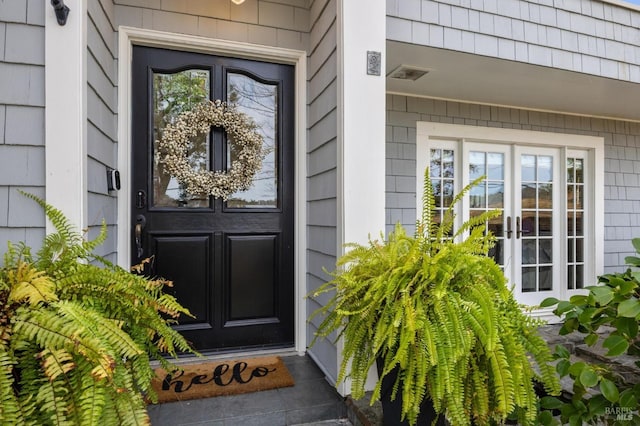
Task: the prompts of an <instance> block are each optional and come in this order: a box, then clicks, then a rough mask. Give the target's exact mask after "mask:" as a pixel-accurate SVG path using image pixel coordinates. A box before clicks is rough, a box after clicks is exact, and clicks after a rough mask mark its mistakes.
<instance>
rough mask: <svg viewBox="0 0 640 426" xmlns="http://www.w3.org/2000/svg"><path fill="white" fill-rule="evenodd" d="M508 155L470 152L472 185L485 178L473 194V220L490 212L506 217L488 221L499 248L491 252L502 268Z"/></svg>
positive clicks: (471, 214)
mask: <svg viewBox="0 0 640 426" xmlns="http://www.w3.org/2000/svg"><path fill="white" fill-rule="evenodd" d="M504 162H505V156H504V153H502V152H484V151H470V152H469V182H471V181H473V180H475V179H477V178H479V177H481V176H484V179H483V180H482V181H481V182H480V183H479V184H478V185H476V186H474V187H472V188H471V190H470V191H469V217H474V216H478V215H480V214H482V213H484V212H486V211H490V210H500V211H501V212H502V214H501V215H500V216H498V217H496V218H494V219H491V220H490V221H488V222H487V224H486V227H487V230H488V231H489V232H491V233H493V235H494V236H495V237H496V243H495V246H494V247H493V248H492V249H491V251H490V252H489V256H491V257H493V259H494V260H495V261H496V263H497V264H499V265H504V259H505V254H504V247H505V242H504V199H505V194H504V188H505V181H504V178H505V172H504V169H505V163H504Z"/></svg>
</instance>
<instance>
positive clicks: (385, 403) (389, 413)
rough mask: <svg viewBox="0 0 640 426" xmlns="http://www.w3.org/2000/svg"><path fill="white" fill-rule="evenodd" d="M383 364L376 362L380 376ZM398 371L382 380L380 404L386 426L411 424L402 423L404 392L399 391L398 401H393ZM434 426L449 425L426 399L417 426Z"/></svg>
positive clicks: (394, 370)
mask: <svg viewBox="0 0 640 426" xmlns="http://www.w3.org/2000/svg"><path fill="white" fill-rule="evenodd" d="M383 362H384V361H383V360H382V359H381V358H378V359H377V360H376V366H377V368H378V375H380V374H381V373H382V367H383ZM398 370H399V367H396V368H394V369H393V370H391V371H390V372H389V374H387V375H386V376H384V378H383V379H382V386H381V388H380V402H381V403H382V417H383V421H384V426H409V422H408V421H407V420H406V419H405V420H404V421H400V419H401V418H402V392H400V390H398V392H397V394H396V399H395V400H393V401H392V400H391V394H392V392H393V385H394V383H395V382H396V378H397V377H398ZM400 387H402V384H400ZM436 419H437V421H436V422H435V423H434V420H436ZM432 424H433V425H436V426H445V425H446V424H447V423H446V422H445V419H444V416H438V415H437V414H436V410H435V409H434V408H433V404H432V403H431V399H429V398H428V397H426V398H425V399H424V400H423V401H422V404H420V414H419V415H418V421H417V422H416V425H417V426H431V425H432Z"/></svg>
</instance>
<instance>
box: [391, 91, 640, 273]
mask: <svg viewBox="0 0 640 426" xmlns="http://www.w3.org/2000/svg"><path fill="white" fill-rule="evenodd" d="M417 121H428V122H440V123H452V124H467V125H473V126H484V127H503V128H513V129H522V130H536V131H545V132H557V133H569V134H582V135H593V136H600V137H603V138H604V140H605V182H604V184H605V218H604V221H605V242H604V253H603V255H604V265H605V272H612V271H619V270H621V268H623V265H624V258H625V256H628V255H630V254H632V252H633V247H632V246H631V242H630V240H631V238H633V237H640V181H639V179H638V173H639V172H640V123H634V122H625V121H619V120H606V119H599V118H589V117H579V116H572V115H563V114H556V113H545V112H538V111H526V110H520V109H512V108H503V107H493V106H487V105H474V104H465V103H459V102H451V101H443V100H435V99H423V98H413V97H406V96H397V95H388V96H387V130H386V141H387V143H386V147H387V148H386V155H387V170H386V176H387V187H386V195H387V198H386V203H387V204H386V211H387V231H389V230H391V228H392V227H393V226H394V225H395V223H397V222H400V223H401V224H403V225H404V226H405V227H406V228H408V229H410V230H413V229H415V228H414V222H415V219H416V211H415V205H416V204H415V203H416V198H415V197H416V190H415V183H413V184H412V183H411V181H413V182H415V173H416V163H415V153H416V122H417Z"/></svg>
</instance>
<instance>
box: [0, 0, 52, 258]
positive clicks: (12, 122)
mask: <svg viewBox="0 0 640 426" xmlns="http://www.w3.org/2000/svg"><path fill="white" fill-rule="evenodd" d="M43 11H44V7H43V5H42V3H41V2H38V1H33V0H29V1H17V0H0V263H1V262H2V255H3V254H4V252H5V251H6V249H7V244H6V242H7V241H12V242H18V241H26V242H27V244H31V245H32V246H33V247H34V248H38V247H39V246H40V244H41V241H42V237H43V236H44V225H45V220H44V213H43V212H42V210H41V209H40V207H39V206H38V205H37V204H36V203H34V202H33V201H31V200H29V199H27V198H25V197H23V196H22V195H20V194H19V193H18V192H17V190H23V191H25V192H30V193H33V194H35V195H38V196H40V197H44V184H45V170H44V168H45V161H44V158H45V153H44V15H43ZM26 46H28V48H26Z"/></svg>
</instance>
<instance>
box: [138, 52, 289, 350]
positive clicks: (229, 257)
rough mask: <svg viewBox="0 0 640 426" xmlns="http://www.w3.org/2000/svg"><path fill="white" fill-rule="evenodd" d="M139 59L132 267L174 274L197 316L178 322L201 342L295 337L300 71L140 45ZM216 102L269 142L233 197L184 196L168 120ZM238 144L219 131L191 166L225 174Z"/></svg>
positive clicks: (266, 342) (193, 155)
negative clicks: (170, 149)
mask: <svg viewBox="0 0 640 426" xmlns="http://www.w3.org/2000/svg"><path fill="white" fill-rule="evenodd" d="M132 67H133V69H132V82H131V84H132V123H133V124H132V129H133V130H132V131H133V135H132V141H133V149H132V150H133V152H132V169H133V170H132V173H133V176H132V194H131V197H132V206H133V207H132V211H131V253H132V259H131V261H132V264H136V263H139V262H140V261H141V260H142V259H145V258H150V259H151V263H150V265H151V266H150V268H148V273H151V274H154V275H157V276H162V277H165V278H167V279H170V280H172V281H173V282H174V287H173V289H172V291H173V292H174V294H175V296H176V297H177V298H178V300H179V301H180V302H181V303H182V304H183V305H185V306H186V307H188V308H189V309H190V310H191V312H192V313H193V314H194V315H195V319H192V318H188V317H184V318H180V321H179V325H178V326H177V327H176V328H177V329H178V330H179V331H180V332H181V333H182V334H183V335H184V336H185V337H186V338H187V339H188V340H190V341H191V342H192V343H193V344H194V346H195V347H196V348H197V349H199V350H201V351H220V350H230V349H235V350H237V349H241V348H261V347H265V348H266V347H283V346H291V345H293V335H294V323H293V317H294V296H293V294H294V292H293V276H294V247H293V241H294V238H293V237H294V236H293V229H294V197H293V196H294V146H293V144H294V113H295V111H294V68H293V67H292V66H290V65H282V64H273V63H266V62H259V61H252V60H244V59H236V58H228V57H221V56H213V55H207V54H201V53H191V52H180V51H172V50H165V49H157V48H150V47H138V46H136V47H134V49H133V65H132ZM218 99H219V100H222V101H225V102H227V103H229V104H233V105H235V106H236V107H237V109H238V110H240V111H241V112H244V113H245V114H247V115H248V116H249V117H251V118H252V119H253V121H254V122H255V123H256V125H257V128H258V131H259V132H260V133H261V135H262V136H263V139H264V142H263V143H264V148H265V150H266V156H265V157H264V159H263V161H262V168H261V170H260V171H259V172H258V173H257V174H256V175H255V177H254V179H253V183H252V185H251V188H250V189H249V190H247V191H243V192H238V193H236V194H234V195H233V196H231V197H230V198H229V199H228V200H227V201H223V200H222V199H219V198H214V197H210V196H202V195H197V194H196V195H194V194H190V193H188V192H187V191H186V190H185V189H184V187H183V186H182V185H181V184H180V183H179V182H178V181H177V180H176V179H175V178H174V177H173V176H171V175H170V174H169V173H168V172H167V171H166V170H165V168H164V165H163V164H162V163H160V162H159V161H158V160H159V158H158V157H157V151H158V149H157V147H158V140H160V138H161V137H162V132H163V129H164V127H165V126H166V125H167V124H168V123H171V122H172V121H173V120H175V118H176V117H177V116H178V115H179V114H180V113H182V112H184V111H187V110H189V109H190V108H192V107H193V105H195V104H197V103H199V102H203V101H207V100H218ZM233 143H234V141H233V139H232V138H227V135H226V133H225V132H224V130H223V129H222V128H211V130H210V132H209V134H207V135H202V137H197V138H194V139H193V140H192V142H191V145H190V150H189V154H188V161H189V164H190V165H191V166H192V167H193V168H194V170H226V169H227V168H228V166H229V165H230V164H231V162H232V161H234V158H233V152H235V150H233V149H232V148H233V147H232V145H233ZM136 225H139V226H138V227H137V229H136ZM136 234H138V236H137V238H136Z"/></svg>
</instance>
